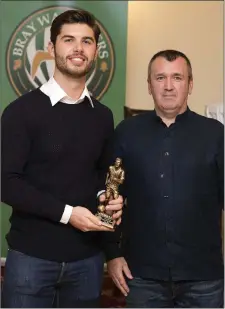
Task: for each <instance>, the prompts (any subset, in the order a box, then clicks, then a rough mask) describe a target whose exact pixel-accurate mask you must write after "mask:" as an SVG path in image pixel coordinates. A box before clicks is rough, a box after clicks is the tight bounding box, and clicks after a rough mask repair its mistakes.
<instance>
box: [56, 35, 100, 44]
mask: <svg viewBox="0 0 225 309" xmlns="http://www.w3.org/2000/svg"><path fill="white" fill-rule="evenodd" d="M65 38H70V39H74V38H75V37H74V36H73V35H69V34H64V35H63V36H62V37H61V39H65ZM82 39H84V40H90V41H92V42H94V39H93V38H92V37H91V36H84V37H82Z"/></svg>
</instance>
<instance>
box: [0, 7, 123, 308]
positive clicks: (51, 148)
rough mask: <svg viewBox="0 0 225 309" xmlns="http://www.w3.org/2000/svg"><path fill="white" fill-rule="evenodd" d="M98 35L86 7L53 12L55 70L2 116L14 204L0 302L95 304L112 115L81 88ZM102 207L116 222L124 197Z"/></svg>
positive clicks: (6, 190) (5, 171) (5, 195)
mask: <svg viewBox="0 0 225 309" xmlns="http://www.w3.org/2000/svg"><path fill="white" fill-rule="evenodd" d="M99 35H100V29H99V27H98V25H97V24H96V21H95V19H94V17H93V16H92V15H91V14H89V13H88V12H86V11H83V10H69V11H66V12H64V13H62V14H61V15H59V16H58V17H56V19H55V20H54V21H53V23H52V27H51V42H50V43H49V46H48V50H49V53H50V54H51V56H53V57H54V59H55V72H54V76H53V77H52V78H51V79H50V80H49V81H48V82H47V83H46V84H44V85H42V87H41V88H40V89H36V90H34V91H32V92H29V93H27V94H25V95H24V96H22V97H20V98H18V99H17V100H15V101H14V102H13V103H11V104H10V105H9V106H8V107H7V108H6V109H5V111H4V113H3V116H2V200H3V202H5V203H7V204H8V205H11V206H12V209H13V212H12V216H11V229H10V231H9V233H8V235H7V241H8V245H9V252H8V256H7V261H6V267H5V278H4V286H3V307H7V308H10V307H11V308H12V307H18V308H19V307H24V308H25V307H36V308H49V307H52V306H57V307H63V308H65V307H97V306H98V302H99V296H100V291H101V283H102V276H103V256H102V253H101V250H102V243H103V236H104V234H105V233H99V232H101V231H102V232H104V231H107V232H108V231H109V230H108V229H107V228H106V227H104V226H102V225H101V222H100V221H99V219H98V218H97V217H96V216H95V215H94V213H96V212H97V201H96V198H97V193H98V192H99V191H100V190H102V189H104V182H105V177H106V172H107V169H108V165H109V160H108V158H109V152H110V150H109V147H108V140H109V138H110V137H111V135H112V133H113V116H112V112H111V111H110V110H109V109H108V108H107V107H106V106H104V105H102V104H101V103H99V102H98V101H97V100H96V99H94V98H93V97H91V96H90V95H89V92H88V90H87V88H86V86H85V81H86V75H87V73H88V72H89V71H90V69H91V67H92V64H93V63H94V61H95V59H96V57H97V42H98V38H99ZM101 199H103V200H104V196H103V197H101ZM107 208H108V209H109V210H110V211H116V213H115V214H114V219H115V220H117V224H119V223H120V220H121V219H120V217H121V214H122V210H121V209H122V198H121V197H119V198H118V199H116V200H112V201H111V202H110V203H109V205H108V206H107ZM84 232H88V233H84ZM104 249H105V250H106V251H107V248H104Z"/></svg>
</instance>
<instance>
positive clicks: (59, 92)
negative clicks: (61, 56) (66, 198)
mask: <svg viewBox="0 0 225 309" xmlns="http://www.w3.org/2000/svg"><path fill="white" fill-rule="evenodd" d="M40 90H41V91H42V92H43V93H44V94H46V95H47V96H48V97H49V99H50V101H51V103H52V106H54V105H56V104H57V103H58V102H59V101H60V102H63V103H65V104H79V103H82V102H83V101H84V99H85V97H87V98H88V99H89V102H90V104H91V106H92V107H93V108H94V104H93V102H92V99H91V96H90V94H89V92H88V89H87V87H86V86H85V88H84V91H83V92H82V94H81V96H80V98H79V99H77V100H73V99H72V98H70V97H69V96H68V95H67V94H66V93H65V91H64V90H63V89H62V88H61V87H60V86H59V84H58V83H57V82H56V80H55V79H54V77H51V78H50V79H49V80H48V81H47V82H46V83H44V84H43V85H42V86H41V87H40ZM72 211H73V207H72V206H70V205H65V209H64V212H63V215H62V217H61V219H60V222H61V223H64V224H67V223H68V222H69V219H70V217H71V214H72Z"/></svg>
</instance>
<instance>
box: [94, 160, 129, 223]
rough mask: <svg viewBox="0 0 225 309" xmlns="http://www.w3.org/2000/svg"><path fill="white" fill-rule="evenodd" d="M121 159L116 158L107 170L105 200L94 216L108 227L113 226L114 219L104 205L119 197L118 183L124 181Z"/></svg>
mask: <svg viewBox="0 0 225 309" xmlns="http://www.w3.org/2000/svg"><path fill="white" fill-rule="evenodd" d="M121 165H122V159H120V158H116V161H115V164H114V165H112V166H110V167H109V171H108V173H107V177H106V182H105V185H106V191H105V201H104V203H103V204H100V205H99V206H98V212H97V214H96V216H97V217H98V218H99V219H100V220H101V222H102V223H103V225H105V226H106V227H108V228H111V229H113V228H114V220H113V218H112V214H113V213H111V214H109V213H106V212H105V206H106V205H107V204H108V202H109V201H110V200H111V199H117V198H118V197H119V191H118V188H119V185H121V184H122V183H123V182H124V179H125V175H124V170H123V169H122V167H121Z"/></svg>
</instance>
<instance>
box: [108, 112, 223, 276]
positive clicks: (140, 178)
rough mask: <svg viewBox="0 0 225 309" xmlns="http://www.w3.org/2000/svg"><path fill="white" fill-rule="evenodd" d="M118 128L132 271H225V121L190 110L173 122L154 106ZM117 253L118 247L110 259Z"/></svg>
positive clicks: (205, 273)
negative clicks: (224, 228) (224, 234)
mask: <svg viewBox="0 0 225 309" xmlns="http://www.w3.org/2000/svg"><path fill="white" fill-rule="evenodd" d="M115 134H116V136H115V152H114V157H117V156H119V157H121V158H122V160H123V166H124V169H125V183H124V186H123V188H122V192H123V194H124V197H126V198H127V208H126V209H125V212H124V218H123V221H124V222H123V227H122V252H123V255H124V256H125V258H126V259H127V261H128V265H129V267H130V269H131V272H132V274H133V276H141V277H147V278H154V279H161V280H169V279H172V280H209V279H216V278H221V277H222V276H223V262H222V260H223V259H222V241H221V212H222V207H223V191H224V186H223V173H224V168H223V161H224V156H223V143H224V137H223V125H222V124H221V123H220V122H218V121H217V120H214V119H209V118H206V117H203V116H200V115H198V114H196V113H194V112H192V111H190V110H189V109H187V111H186V112H185V113H183V114H181V115H178V116H177V118H176V121H175V123H173V124H172V125H170V126H169V127H167V126H166V125H165V124H164V123H163V122H162V120H161V118H159V117H158V116H157V115H156V112H155V111H150V112H147V113H145V114H142V115H139V116H135V117H132V118H129V119H127V120H125V121H123V122H122V123H121V124H120V125H119V126H118V127H117V129H116V133H115ZM113 237H115V236H113ZM118 255H120V254H119V252H118V251H116V246H114V250H112V251H111V256H108V257H107V258H108V259H110V258H113V257H116V256H118Z"/></svg>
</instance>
